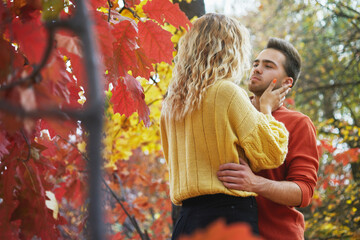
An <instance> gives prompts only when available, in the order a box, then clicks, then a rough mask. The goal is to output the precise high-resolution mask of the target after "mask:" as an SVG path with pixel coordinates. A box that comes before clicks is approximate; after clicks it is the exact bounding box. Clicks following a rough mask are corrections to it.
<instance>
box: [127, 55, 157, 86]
mask: <svg viewBox="0 0 360 240" xmlns="http://www.w3.org/2000/svg"><path fill="white" fill-rule="evenodd" d="M143 51H144V50H143V49H142V48H138V49H136V50H135V56H136V60H137V67H130V69H131V71H132V75H133V76H135V77H136V76H141V77H143V78H145V79H149V78H150V73H151V72H152V71H153V70H154V68H153V65H152V60H151V59H149V58H148V57H147V56H146V55H145V54H144V52H143Z"/></svg>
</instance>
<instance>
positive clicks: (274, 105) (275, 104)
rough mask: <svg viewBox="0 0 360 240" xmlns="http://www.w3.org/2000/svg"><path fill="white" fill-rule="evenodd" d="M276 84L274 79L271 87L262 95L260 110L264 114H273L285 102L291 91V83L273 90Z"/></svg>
mask: <svg viewBox="0 0 360 240" xmlns="http://www.w3.org/2000/svg"><path fill="white" fill-rule="evenodd" d="M275 85H276V79H274V80H273V81H272V82H271V83H270V85H269V87H268V88H267V89H266V90H265V91H264V93H263V94H262V95H261V97H260V112H262V113H264V114H271V113H272V112H273V111H275V110H276V109H278V108H279V107H281V106H282V105H283V103H284V100H285V96H286V94H288V92H289V91H290V87H291V86H292V85H291V84H289V85H284V86H282V87H280V88H278V89H276V90H273V89H274V87H275Z"/></svg>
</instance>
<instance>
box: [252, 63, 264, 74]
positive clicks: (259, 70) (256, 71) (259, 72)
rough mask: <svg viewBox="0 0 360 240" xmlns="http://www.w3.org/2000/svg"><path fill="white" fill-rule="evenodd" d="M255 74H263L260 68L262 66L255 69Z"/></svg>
mask: <svg viewBox="0 0 360 240" xmlns="http://www.w3.org/2000/svg"><path fill="white" fill-rule="evenodd" d="M253 72H254V73H258V74H262V68H261V67H260V65H258V66H256V67H253Z"/></svg>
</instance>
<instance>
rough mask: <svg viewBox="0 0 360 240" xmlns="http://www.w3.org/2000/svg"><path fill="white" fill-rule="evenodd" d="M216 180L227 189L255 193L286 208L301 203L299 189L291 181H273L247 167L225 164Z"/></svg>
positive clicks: (245, 165)
mask: <svg viewBox="0 0 360 240" xmlns="http://www.w3.org/2000/svg"><path fill="white" fill-rule="evenodd" d="M217 176H218V179H219V180H220V181H221V182H222V183H223V184H224V186H225V187H227V188H229V189H235V190H242V191H249V192H255V193H257V194H259V195H261V196H263V197H265V198H267V199H269V200H271V201H273V202H276V203H279V204H282V205H286V206H299V205H300V204H301V201H302V192H301V189H300V187H299V186H298V185H297V184H296V183H294V182H291V181H273V180H270V179H266V178H264V177H261V176H257V175H255V174H254V173H253V172H252V171H251V169H250V167H249V165H248V164H247V163H246V162H245V161H244V160H243V159H240V164H236V163H226V164H223V165H221V166H220V168H219V171H218V172H217Z"/></svg>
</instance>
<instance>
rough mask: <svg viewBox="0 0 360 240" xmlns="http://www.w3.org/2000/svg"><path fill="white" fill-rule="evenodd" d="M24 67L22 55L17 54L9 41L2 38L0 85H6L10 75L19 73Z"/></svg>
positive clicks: (0, 45) (0, 40)
mask: <svg viewBox="0 0 360 240" xmlns="http://www.w3.org/2000/svg"><path fill="white" fill-rule="evenodd" d="M0 32H1V31H0ZM23 65H24V58H23V57H22V56H21V54H19V53H17V52H15V49H14V47H13V46H11V44H10V43H9V42H8V41H5V40H4V39H2V38H0V84H3V83H5V82H6V81H7V79H8V76H9V75H10V74H14V73H16V72H19V71H18V70H19V68H21V67H22V66H23Z"/></svg>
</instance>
